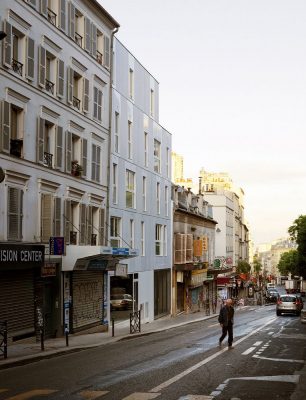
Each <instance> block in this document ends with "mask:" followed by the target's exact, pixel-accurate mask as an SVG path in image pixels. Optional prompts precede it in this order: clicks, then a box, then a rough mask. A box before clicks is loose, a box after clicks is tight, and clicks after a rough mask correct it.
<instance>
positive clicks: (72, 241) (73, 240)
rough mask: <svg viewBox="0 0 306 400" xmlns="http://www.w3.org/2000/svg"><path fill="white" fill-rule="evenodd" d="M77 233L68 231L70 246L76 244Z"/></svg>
mask: <svg viewBox="0 0 306 400" xmlns="http://www.w3.org/2000/svg"><path fill="white" fill-rule="evenodd" d="M77 234H78V232H74V231H70V244H77Z"/></svg>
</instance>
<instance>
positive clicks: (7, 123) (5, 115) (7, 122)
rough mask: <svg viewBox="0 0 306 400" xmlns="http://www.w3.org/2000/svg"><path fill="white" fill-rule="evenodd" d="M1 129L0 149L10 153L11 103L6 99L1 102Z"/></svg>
mask: <svg viewBox="0 0 306 400" xmlns="http://www.w3.org/2000/svg"><path fill="white" fill-rule="evenodd" d="M1 112H2V129H1V136H0V150H1V151H3V152H4V153H10V137H11V105H10V103H8V102H7V101H3V102H2V109H1Z"/></svg>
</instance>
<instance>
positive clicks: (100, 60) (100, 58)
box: [96, 50, 103, 65]
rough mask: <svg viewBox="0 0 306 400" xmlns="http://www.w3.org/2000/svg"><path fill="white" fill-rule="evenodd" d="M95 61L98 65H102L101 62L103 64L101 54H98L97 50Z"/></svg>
mask: <svg viewBox="0 0 306 400" xmlns="http://www.w3.org/2000/svg"><path fill="white" fill-rule="evenodd" d="M96 60H97V61H98V63H99V64H101V65H102V62H103V55H102V53H100V52H99V51H98V50H97V55H96Z"/></svg>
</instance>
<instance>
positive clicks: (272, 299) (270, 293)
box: [266, 289, 279, 303]
mask: <svg viewBox="0 0 306 400" xmlns="http://www.w3.org/2000/svg"><path fill="white" fill-rule="evenodd" d="M278 298H279V293H278V291H277V290H276V289H268V290H267V291H266V302H267V303H276V302H277V300H278Z"/></svg>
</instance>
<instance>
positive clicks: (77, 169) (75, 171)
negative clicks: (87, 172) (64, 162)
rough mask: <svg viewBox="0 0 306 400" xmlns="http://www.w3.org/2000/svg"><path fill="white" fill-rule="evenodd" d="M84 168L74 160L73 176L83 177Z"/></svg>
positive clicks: (72, 163) (72, 165) (72, 166)
mask: <svg viewBox="0 0 306 400" xmlns="http://www.w3.org/2000/svg"><path fill="white" fill-rule="evenodd" d="M82 171H83V168H82V166H81V165H80V164H79V162H78V161H77V160H74V161H72V162H71V175H73V176H81V175H82Z"/></svg>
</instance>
